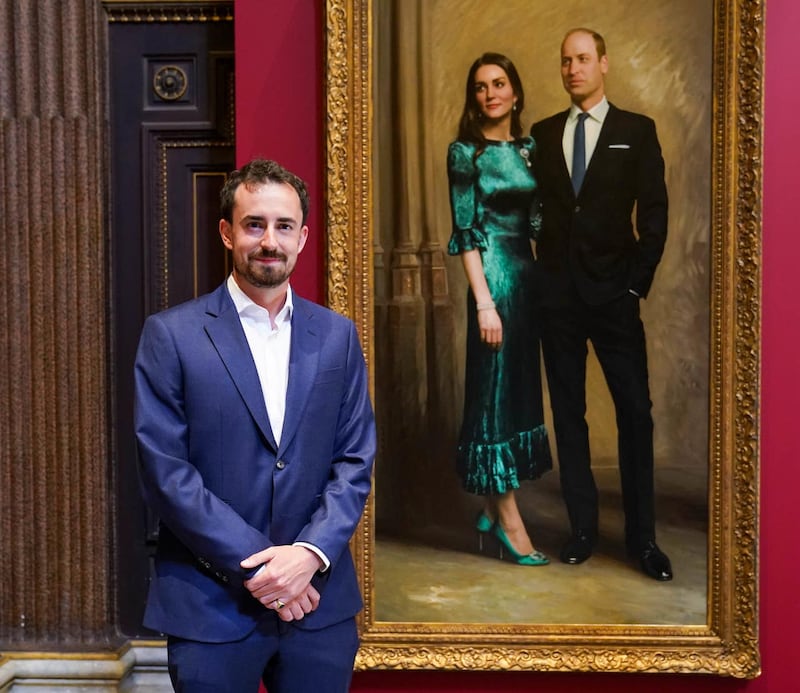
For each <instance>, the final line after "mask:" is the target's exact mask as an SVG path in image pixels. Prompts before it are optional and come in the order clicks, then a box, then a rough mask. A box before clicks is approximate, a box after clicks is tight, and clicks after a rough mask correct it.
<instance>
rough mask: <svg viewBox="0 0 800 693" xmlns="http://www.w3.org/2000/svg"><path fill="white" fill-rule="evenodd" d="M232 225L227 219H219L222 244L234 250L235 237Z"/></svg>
mask: <svg viewBox="0 0 800 693" xmlns="http://www.w3.org/2000/svg"><path fill="white" fill-rule="evenodd" d="M232 230H233V229H232V228H231V225H230V224H229V223H228V222H227V221H225V219H220V220H219V235H220V238H222V245H224V246H225V247H226V248H227V249H228V250H233V238H232V237H231V236H232V234H231V231H232Z"/></svg>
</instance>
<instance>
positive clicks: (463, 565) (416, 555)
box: [374, 467, 708, 625]
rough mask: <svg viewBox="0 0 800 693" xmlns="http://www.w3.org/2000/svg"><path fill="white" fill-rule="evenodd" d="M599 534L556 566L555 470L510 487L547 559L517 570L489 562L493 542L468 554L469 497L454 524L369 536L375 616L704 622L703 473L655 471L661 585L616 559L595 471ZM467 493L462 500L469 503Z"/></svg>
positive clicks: (615, 520) (560, 515)
mask: <svg viewBox="0 0 800 693" xmlns="http://www.w3.org/2000/svg"><path fill="white" fill-rule="evenodd" d="M595 476H596V479H597V482H598V486H599V487H600V494H601V509H600V535H601V536H600V539H599V543H598V546H597V548H596V550H595V553H594V555H593V556H592V558H591V559H590V560H588V561H587V562H585V563H583V564H581V565H577V566H572V565H565V564H563V563H561V562H559V560H558V558H557V555H558V550H559V548H560V546H561V544H562V542H563V541H564V539H565V538H566V531H567V530H566V516H565V512H564V508H563V503H562V501H561V495H560V490H559V486H558V476H557V473H550V474H548V475H546V476H545V477H544V478H542V479H540V480H539V481H536V482H534V483H530V484H526V485H525V486H524V488H523V489H521V490H520V491H519V492H518V500H519V504H520V509H521V511H522V514H523V517H524V519H525V521H526V524H527V526H528V529H529V532H530V534H531V536H532V538H533V540H534V543H535V544H536V547H537V548H538V549H540V550H542V551H544V552H545V553H547V554H548V555H549V556H550V557H551V564H550V565H548V566H542V567H522V566H517V565H515V564H513V563H509V562H502V561H500V560H498V559H497V547H496V544H495V543H493V542H492V543H486V542H485V543H486V545H485V546H484V553H483V554H481V553H479V552H478V544H477V536H476V534H475V532H474V530H473V529H472V520H473V517H474V516H475V514H477V512H478V510H479V509H480V501H479V499H474V508H473V507H471V506H470V507H469V509H468V512H464V510H463V509H462V508H459V509H458V511H459V512H460V513H462V514H463V530H454V529H453V527H452V525H450V526H449V528H448V527H428V528H426V531H425V533H424V536H419V535H418V536H416V537H411V538H409V537H408V536H404V537H400V536H397V535H394V536H386V535H384V534H381V533H380V532H378V533H377V540H376V550H375V611H374V613H375V617H376V620H377V621H391V622H442V623H479V624H483V623H531V624H551V623H552V624H650V625H671V624H680V625H702V624H705V622H706V589H707V566H706V563H707V561H706V555H707V549H706V547H707V536H708V533H707V515H708V511H707V495H706V479H705V470H704V469H700V470H694V471H693V470H687V469H676V468H671V469H663V468H659V469H658V470H657V478H656V488H657V494H658V499H657V512H658V526H657V533H658V537H657V538H658V544H659V546H660V547H661V548H662V549H663V550H664V551H665V552H666V553H667V554H668V555H669V556H670V559H671V561H672V566H673V571H674V574H675V577H674V579H673V580H672V581H671V582H666V583H660V582H657V581H655V580H652V579H651V578H648V577H646V576H645V575H644V574H643V573H641V572H640V570H639V569H638V567H637V564H636V563H635V562H632V561H630V560H628V559H627V558H626V556H625V548H624V542H623V539H622V514H621V510H620V497H619V478H618V473H617V470H616V469H615V468H613V467H605V468H601V469H596V470H595ZM472 500H473V499H469V503H471V502H472Z"/></svg>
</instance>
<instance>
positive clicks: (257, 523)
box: [135, 284, 375, 642]
mask: <svg viewBox="0 0 800 693" xmlns="http://www.w3.org/2000/svg"><path fill="white" fill-rule="evenodd" d="M293 304H294V309H293V313H292V337H291V351H290V363H289V381H288V389H287V394H286V418H285V422H284V428H283V432H282V435H281V443H280V445H276V443H275V439H274V436H273V434H272V430H271V428H270V425H269V420H268V417H267V411H266V405H265V404H264V396H263V394H262V391H261V386H260V383H259V379H258V373H257V371H256V367H255V363H254V362H253V359H252V356H251V354H250V349H249V346H248V343H247V339H246V337H245V334H244V331H243V329H242V326H241V323H240V321H239V316H238V313H237V311H236V308H235V306H234V304H233V301H232V299H231V297H230V295H229V293H228V290H227V288H226V286H225V284H223V285H222V286H220V287H219V288H218V289H216V291H214V292H212V293H210V294H208V295H206V296H202V297H200V298H198V299H195V300H193V301H190V302H188V303H184V304H182V305H179V306H176V307H174V308H170V309H168V310H166V311H164V312H161V313H158V314H155V315H152V316H150V317H149V318H148V319H147V320H146V322H145V325H144V328H143V331H142V335H141V339H140V342H139V349H138V352H137V356H136V365H135V392H136V400H135V426H136V436H137V442H138V449H139V459H140V473H141V480H142V487H143V493H144V497H145V500H146V502H147V503H148V504H149V506H150V507H151V508H152V510H153V511H154V512H155V513H156V514H157V515H158V517H159V518H160V522H161V524H160V532H159V541H158V547H157V552H156V560H155V574H154V576H153V578H152V582H151V585H150V591H149V595H148V602H147V607H146V611H145V619H144V623H145V625H146V626H147V627H149V628H152V629H154V630H157V631H161V632H163V633H168V634H171V635H176V636H179V637H182V638H187V639H192V640H198V641H203V642H228V641H233V640H237V639H239V638H241V637H243V636H245V635H247V634H248V633H250V632H251V631H252V630H253V629H254V628H255V626H256V624H257V623H258V620H259V619H262V618H275V614H274V612H272V611H268V610H267V609H265V607H264V606H262V605H261V604H260V603H259V602H258V601H257V600H256V599H254V598H253V597H252V596H251V595H250V593H249V592H248V591H247V590H246V589H245V588H244V586H243V581H244V580H245V579H246V578H247V577H249V574H247V573H246V571H244V570H243V569H242V568H241V567H240V566H239V562H240V561H242V560H243V559H244V558H246V557H247V556H249V555H251V554H253V553H255V552H257V551H260V550H262V549H265V548H267V547H269V546H272V545H280V544H291V543H293V542H295V541H304V542H308V543H310V544H312V545H314V546H316V547H318V548H319V549H321V550H322V551H323V552H324V553H325V555H326V556H327V557H328V558H329V559H330V561H331V566H330V568H329V569H328V570H327V571H325V572H324V573H317V574H316V575H315V577H314V579H313V581H312V584H314V586H315V587H316V588H317V589H318V590H319V592H320V594H321V599H320V604H319V607H318V608H317V610H316V611H314V612H313V613H311V614H309V615H307V616H306V617H305V618H304V619H302V620H300V621H297V622H295V624H296V625H297V626H298V627H300V628H308V629H317V628H323V627H325V626H328V625H331V624H333V623H338V622H340V621H342V620H344V619H346V618H349V617H352V616H353V615H355V614H356V613H357V612H358V611H359V610H360V609H361V607H362V601H361V595H360V592H359V588H358V582H357V579H356V575H355V569H354V566H353V561H352V558H351V555H350V551H349V549H348V542H349V539H350V537H351V536H352V534H353V531H354V530H355V527H356V525H357V523H358V521H359V518H360V516H361V513H362V511H363V508H364V503H365V500H366V498H367V495H368V493H369V490H370V484H371V473H372V463H373V459H374V456H375V427H374V418H373V412H372V406H371V404H370V400H369V394H368V378H367V373H366V367H365V364H364V359H363V355H362V352H361V348H360V346H359V342H358V337H357V334H356V331H355V327H354V325H353V323H352V322H351V321H349V320H347V319H346V318H344V317H342V316H340V315H337V314H336V313H334V312H332V311H330V310H328V309H326V308H323V307H322V306H319V305H316V304H314V303H311V302H309V301H305V300H303V299H302V298H300V297H298V296H297V295H296V294H295V295H294V297H293ZM252 572H253V571H249V573H252Z"/></svg>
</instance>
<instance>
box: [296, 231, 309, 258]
mask: <svg viewBox="0 0 800 693" xmlns="http://www.w3.org/2000/svg"><path fill="white" fill-rule="evenodd" d="M307 240H308V226H304V227H303V228H302V229H300V243H299V244H298V246H297V252H298V253H302V252H303V248H305V247H306V241H307Z"/></svg>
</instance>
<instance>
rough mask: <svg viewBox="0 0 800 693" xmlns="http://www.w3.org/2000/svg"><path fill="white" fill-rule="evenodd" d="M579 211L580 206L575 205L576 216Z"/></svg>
mask: <svg viewBox="0 0 800 693" xmlns="http://www.w3.org/2000/svg"><path fill="white" fill-rule="evenodd" d="M580 211H581V206H580V205H576V206H575V213H576V214H577V213H578V212H580Z"/></svg>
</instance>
